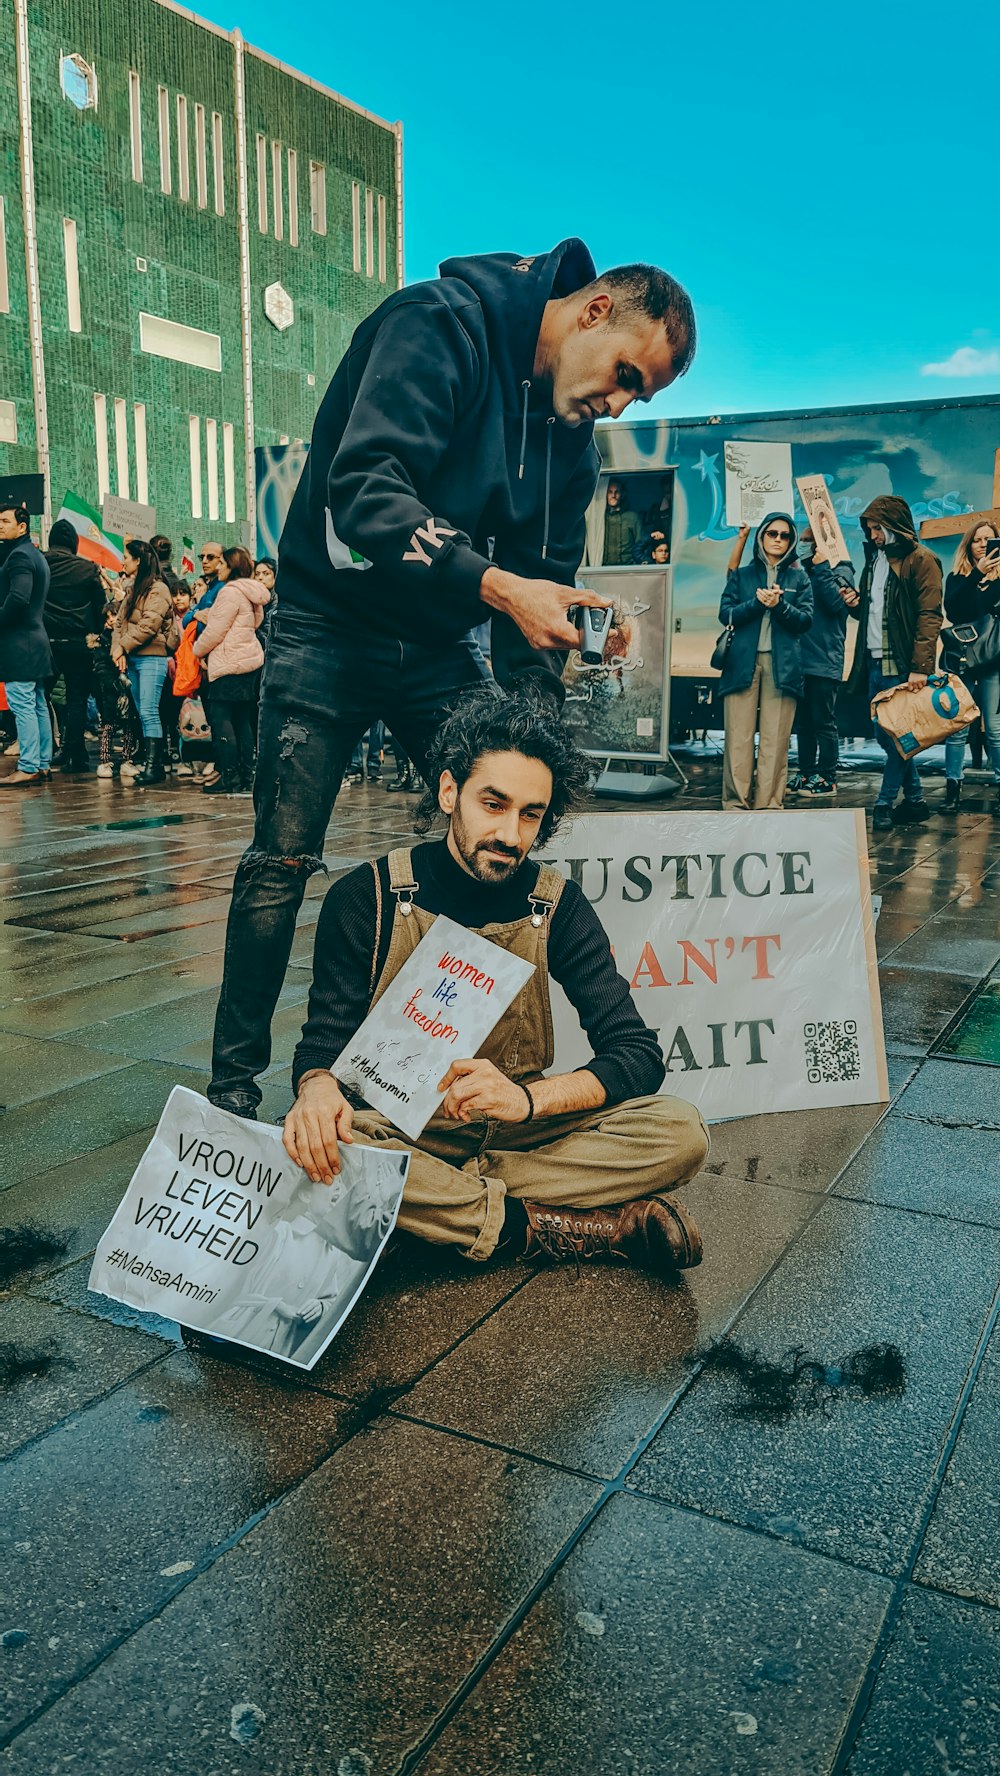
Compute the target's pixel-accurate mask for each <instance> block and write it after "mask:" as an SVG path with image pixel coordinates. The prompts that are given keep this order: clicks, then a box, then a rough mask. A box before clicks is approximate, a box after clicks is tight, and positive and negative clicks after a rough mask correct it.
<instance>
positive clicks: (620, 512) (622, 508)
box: [604, 481, 642, 567]
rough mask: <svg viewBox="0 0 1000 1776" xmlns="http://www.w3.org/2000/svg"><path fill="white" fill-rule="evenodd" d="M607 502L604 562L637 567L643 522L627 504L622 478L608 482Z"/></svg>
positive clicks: (605, 503) (613, 565)
mask: <svg viewBox="0 0 1000 1776" xmlns="http://www.w3.org/2000/svg"><path fill="white" fill-rule="evenodd" d="M604 505H605V511H604V566H605V567H634V566H635V563H636V550H637V548H638V547H639V539H640V537H641V536H642V525H641V524H640V523H639V514H638V512H633V511H630V509H629V507H628V506H627V505H626V503H625V489H624V487H623V486H622V483H621V482H620V481H609V482H608V485H607V490H606V492H605V495H604Z"/></svg>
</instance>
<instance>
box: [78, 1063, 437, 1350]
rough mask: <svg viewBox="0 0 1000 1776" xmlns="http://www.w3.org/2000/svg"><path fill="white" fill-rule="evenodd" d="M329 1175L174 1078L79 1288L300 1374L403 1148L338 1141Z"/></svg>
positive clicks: (396, 1192)
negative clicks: (322, 1179)
mask: <svg viewBox="0 0 1000 1776" xmlns="http://www.w3.org/2000/svg"><path fill="white" fill-rule="evenodd" d="M340 1158H341V1171H340V1175H339V1177H337V1178H336V1179H335V1180H334V1182H333V1184H331V1185H325V1184H313V1183H311V1181H310V1180H309V1178H308V1177H307V1176H306V1174H305V1172H303V1171H301V1170H300V1169H299V1167H298V1166H297V1165H293V1164H292V1161H291V1160H290V1159H289V1157H288V1154H287V1153H286V1152H285V1149H284V1147H283V1145H282V1141H281V1130H280V1129H279V1128H275V1127H274V1126H273V1125H272V1124H270V1123H264V1122H244V1121H243V1120H242V1118H240V1117H238V1116H230V1115H229V1113H228V1111H225V1110H219V1109H217V1108H216V1106H215V1105H214V1104H210V1103H209V1102H208V1100H207V1099H206V1098H202V1097H199V1096H198V1093H197V1092H193V1091H188V1090H187V1088H186V1087H185V1086H180V1085H175V1086H174V1089H173V1091H172V1092H171V1094H170V1096H169V1098H168V1099H167V1102H166V1106H165V1108H164V1111H163V1114H162V1116H161V1117H160V1120H159V1122H158V1123H157V1126H156V1130H155V1132H154V1135H153V1139H152V1140H151V1141H150V1143H149V1146H148V1147H147V1148H146V1151H145V1153H144V1154H143V1156H142V1158H141V1159H140V1161H139V1164H138V1166H137V1167H136V1170H135V1172H134V1174H133V1177H132V1181H131V1183H130V1184H129V1187H128V1189H127V1190H126V1192H125V1195H124V1197H123V1198H122V1200H121V1202H120V1204H119V1205H118V1208H117V1209H116V1210H115V1213H114V1215H113V1217H112V1220H111V1224H110V1226H109V1227H108V1229H107V1232H106V1233H105V1234H104V1236H103V1238H102V1239H101V1241H100V1244H99V1245H98V1248H97V1251H96V1252H95V1254H94V1262H93V1266H92V1267H91V1272H90V1285H89V1286H90V1288H91V1289H94V1290H96V1291H97V1293H98V1294H101V1295H110V1297H111V1299H112V1300H113V1301H124V1302H127V1304H128V1305H129V1307H137V1308H139V1309H141V1310H142V1311H143V1312H145V1313H157V1314H162V1315H163V1317H164V1318H165V1319H168V1320H179V1321H180V1322H181V1323H182V1324H183V1325H185V1326H191V1327H193V1328H194V1329H195V1330H196V1331H198V1332H208V1333H212V1334H214V1335H215V1336H216V1337H218V1338H225V1339H227V1340H228V1341H229V1342H230V1343H232V1344H242V1345H246V1346H247V1348H248V1349H249V1350H257V1351H265V1352H266V1353H267V1354H268V1355H269V1356H272V1357H281V1358H283V1359H284V1361H285V1362H288V1363H292V1364H294V1365H295V1367H296V1368H298V1369H311V1368H312V1367H313V1364H314V1363H315V1362H316V1360H317V1358H318V1357H320V1356H322V1354H323V1352H324V1350H325V1349H326V1347H327V1345H328V1344H329V1342H330V1340H331V1338H333V1336H334V1334H335V1333H336V1332H338V1331H339V1329H340V1327H341V1326H342V1325H343V1323H344V1321H345V1320H346V1318H347V1316H348V1314H349V1313H350V1311H351V1309H352V1307H353V1306H354V1305H355V1303H356V1301H357V1300H358V1297H359V1296H360V1294H361V1292H362V1290H363V1289H364V1287H365V1284H366V1283H367V1281H368V1278H369V1277H370V1275H371V1273H372V1271H373V1270H374V1268H375V1264H376V1262H377V1260H378V1258H379V1256H380V1254H381V1251H382V1248H383V1246H384V1245H385V1242H386V1240H387V1239H388V1237H389V1234H390V1233H391V1232H392V1229H393V1227H394V1226H395V1224H396V1216H397V1215H398V1213H399V1205H400V1202H401V1201H402V1197H403V1185H404V1183H405V1180H406V1173H407V1170H408V1168H409V1164H410V1156H409V1154H408V1153H406V1154H404V1153H395V1152H393V1151H392V1150H391V1149H388V1148H372V1147H361V1146H356V1145H353V1144H352V1145H346V1144H344V1143H341V1146H340Z"/></svg>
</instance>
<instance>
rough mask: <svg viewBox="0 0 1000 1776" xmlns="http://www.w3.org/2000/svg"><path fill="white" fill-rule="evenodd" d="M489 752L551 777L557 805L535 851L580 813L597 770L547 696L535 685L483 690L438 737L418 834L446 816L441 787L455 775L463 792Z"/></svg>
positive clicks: (467, 699)
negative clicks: (535, 766)
mask: <svg viewBox="0 0 1000 1776" xmlns="http://www.w3.org/2000/svg"><path fill="white" fill-rule="evenodd" d="M488 752H519V753H521V755H522V756H523V757H524V758H530V759H537V760H538V761H539V763H540V764H543V765H547V766H548V768H549V770H550V771H551V772H552V800H551V801H550V803H549V805H548V807H547V808H546V810H545V813H544V815H543V816H542V819H541V821H540V823H539V828H538V837H537V839H536V840H535V846H536V847H537V846H539V845H544V844H546V842H547V841H548V840H549V839H550V838H551V837H552V835H553V833H554V832H555V831H556V828H557V827H558V825H559V822H560V820H562V819H563V817H564V816H565V815H566V814H571V813H573V812H574V811H575V810H576V809H577V808H579V807H580V806H581V805H582V804H583V801H584V799H585V797H586V793H587V786H588V784H589V781H590V777H591V772H592V766H591V763H590V760H589V759H588V758H586V757H585V755H584V754H583V753H582V752H581V751H580V749H579V747H578V746H576V745H574V743H573V740H572V739H571V737H570V735H569V733H568V731H567V730H566V728H564V727H563V725H562V722H561V721H560V719H559V715H558V712H557V710H556V709H555V707H554V705H553V703H552V702H551V700H550V699H549V698H548V697H546V696H545V695H544V693H543V692H541V691H538V690H535V689H533V688H532V687H531V686H530V685H529V686H526V687H525V688H524V689H522V690H519V691H517V692H516V693H514V694H513V695H510V696H506V695H505V694H504V693H503V692H502V691H500V690H498V689H497V687H496V686H495V685H492V684H490V685H484V686H483V687H482V688H481V689H477V690H474V691H470V692H469V693H468V695H467V696H465V697H463V698H462V700H461V702H460V703H458V704H457V705H456V707H455V709H454V711H453V712H452V714H451V715H450V716H449V717H448V719H447V721H446V722H445V723H444V726H443V727H442V728H440V729H439V731H438V733H437V734H436V735H435V737H434V741H433V743H432V745H431V749H430V752H429V753H428V757H427V781H428V783H429V785H430V788H428V789H427V790H426V791H425V792H424V794H423V796H422V797H421V800H420V803H419V806H418V808H417V812H416V814H415V816H414V821H413V824H414V827H415V828H416V830H417V832H418V833H425V832H428V831H429V830H430V828H431V826H432V825H433V823H434V821H435V820H436V819H437V817H438V815H439V814H440V813H441V809H440V807H439V806H438V785H439V784H440V781H441V773H442V771H450V772H451V774H452V776H453V777H454V779H455V782H456V783H457V784H458V787H459V789H462V787H463V785H464V784H465V783H466V782H467V780H468V778H469V776H470V775H471V773H472V771H473V770H474V769H475V766H476V765H477V763H478V761H479V760H480V759H481V758H483V757H484V756H485V754H486V753H488Z"/></svg>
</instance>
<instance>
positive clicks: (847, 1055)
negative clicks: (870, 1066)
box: [802, 1018, 861, 1085]
mask: <svg viewBox="0 0 1000 1776" xmlns="http://www.w3.org/2000/svg"><path fill="white" fill-rule="evenodd" d="M802 1034H803V1036H804V1037H805V1059H806V1078H807V1079H808V1081H809V1084H810V1085H839V1084H840V1083H841V1082H842V1081H843V1080H848V1079H860V1078H861V1049H860V1047H859V1045H858V1026H857V1024H856V1023H855V1021H854V1019H853V1018H845V1019H844V1021H843V1023H834V1022H832V1021H831V1022H830V1023H825V1024H819V1023H817V1024H803V1026H802Z"/></svg>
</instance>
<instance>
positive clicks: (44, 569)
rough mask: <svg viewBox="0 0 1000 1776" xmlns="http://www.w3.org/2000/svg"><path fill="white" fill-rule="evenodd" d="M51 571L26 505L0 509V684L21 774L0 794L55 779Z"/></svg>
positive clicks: (1, 781)
mask: <svg viewBox="0 0 1000 1776" xmlns="http://www.w3.org/2000/svg"><path fill="white" fill-rule="evenodd" d="M48 590H49V566H48V562H47V561H46V559H45V556H44V555H43V554H42V553H41V551H40V550H39V549H36V548H35V545H34V543H33V542H32V540H31V537H30V535H29V533H28V513H27V509H26V508H25V507H24V506H9V505H8V506H3V507H0V682H2V683H3V684H4V685H5V686H6V691H7V702H8V705H9V707H10V710H11V713H12V715H13V717H14V721H15V723H16V724H17V741H18V747H19V752H18V760H17V770H16V771H15V772H14V774H13V776H11V777H3V778H0V789H27V788H29V786H31V785H35V784H40V783H44V782H45V781H46V779H47V778H48V777H49V776H50V775H51V772H50V769H49V767H50V765H51V764H52V722H51V719H50V717H49V710H48V704H47V703H46V701H45V680H46V679H47V678H50V677H51V676H52V649H51V647H50V646H49V638H48V636H47V634H46V632H45V623H44V620H43V612H44V610H45V599H46V597H47V595H48Z"/></svg>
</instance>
